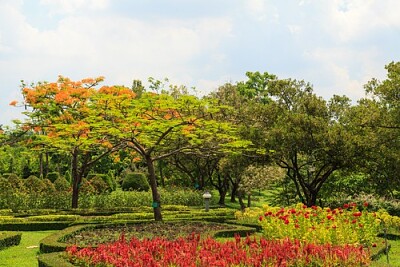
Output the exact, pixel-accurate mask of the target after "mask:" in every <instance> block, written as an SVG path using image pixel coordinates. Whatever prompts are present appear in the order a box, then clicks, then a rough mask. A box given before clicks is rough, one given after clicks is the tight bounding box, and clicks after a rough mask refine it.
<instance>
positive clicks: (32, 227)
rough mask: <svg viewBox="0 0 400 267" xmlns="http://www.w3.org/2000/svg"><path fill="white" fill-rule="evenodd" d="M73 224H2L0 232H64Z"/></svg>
mask: <svg viewBox="0 0 400 267" xmlns="http://www.w3.org/2000/svg"><path fill="white" fill-rule="evenodd" d="M70 223H71V222H21V223H15V222H13V223H2V224H0V231H46V230H62V229H64V228H67V227H68V226H70Z"/></svg>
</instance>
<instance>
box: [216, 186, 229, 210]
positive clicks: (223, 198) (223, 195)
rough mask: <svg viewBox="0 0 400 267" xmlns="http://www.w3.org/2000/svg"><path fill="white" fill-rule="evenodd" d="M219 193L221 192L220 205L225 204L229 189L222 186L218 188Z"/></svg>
mask: <svg viewBox="0 0 400 267" xmlns="http://www.w3.org/2000/svg"><path fill="white" fill-rule="evenodd" d="M218 193H219V200H218V205H220V206H225V197H226V193H227V191H226V190H224V189H222V188H218Z"/></svg>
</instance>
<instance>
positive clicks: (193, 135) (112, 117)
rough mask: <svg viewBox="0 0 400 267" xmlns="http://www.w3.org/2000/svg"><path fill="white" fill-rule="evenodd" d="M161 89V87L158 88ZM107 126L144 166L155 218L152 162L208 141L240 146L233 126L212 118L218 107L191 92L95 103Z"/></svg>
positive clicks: (158, 210) (156, 196) (158, 216)
mask: <svg viewBox="0 0 400 267" xmlns="http://www.w3.org/2000/svg"><path fill="white" fill-rule="evenodd" d="M150 87H151V88H152V89H153V90H154V91H160V90H159V89H160V88H161V82H158V81H154V80H152V85H151V86H150ZM161 91H162V90H161ZM97 109H98V110H100V111H101V112H104V113H105V112H108V114H109V115H108V116H106V117H104V118H105V119H106V120H107V123H108V124H109V126H108V127H107V132H108V133H109V134H110V135H114V136H115V138H116V139H117V140H120V141H121V140H122V141H123V142H124V143H125V144H126V145H127V147H129V148H131V149H133V150H134V151H135V152H136V154H137V157H139V158H142V159H143V161H144V162H145V164H146V166H147V171H148V174H149V184H150V188H151V192H152V198H153V203H152V206H153V210H154V218H155V220H157V221H160V220H162V215H161V199H160V195H159V193H158V188H157V179H156V171H155V165H154V163H155V162H156V161H159V160H161V159H164V158H167V157H170V156H172V155H174V154H176V153H180V152H184V151H189V150H190V151H194V150H196V149H199V148H200V147H202V145H203V144H204V143H205V142H206V140H207V142H208V141H209V140H213V139H214V140H218V142H214V144H215V146H216V147H214V148H215V149H217V147H218V149H223V148H227V147H228V145H227V144H229V145H230V146H241V145H243V142H240V141H237V140H235V138H234V137H235V128H234V127H233V125H231V124H229V123H225V122H218V121H215V120H213V117H212V116H213V114H215V113H216V112H218V108H215V105H214V104H213V103H212V102H211V101H205V100H200V99H198V98H196V97H194V96H191V95H184V94H178V93H177V91H176V90H175V91H174V94H169V93H165V92H161V93H154V92H147V91H146V92H142V93H141V96H140V97H137V98H134V99H132V100H131V101H120V102H115V101H108V102H104V103H103V105H98V106H97Z"/></svg>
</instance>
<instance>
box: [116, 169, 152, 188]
mask: <svg viewBox="0 0 400 267" xmlns="http://www.w3.org/2000/svg"><path fill="white" fill-rule="evenodd" d="M121 187H122V190H125V191H127V190H135V191H148V190H149V189H150V186H149V182H148V180H147V177H146V174H144V173H142V172H132V173H127V174H126V175H125V178H124V180H123V181H122V185H121Z"/></svg>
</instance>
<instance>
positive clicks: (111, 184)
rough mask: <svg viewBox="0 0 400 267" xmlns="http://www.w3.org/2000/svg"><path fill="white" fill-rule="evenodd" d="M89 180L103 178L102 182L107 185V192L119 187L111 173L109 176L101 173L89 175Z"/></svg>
mask: <svg viewBox="0 0 400 267" xmlns="http://www.w3.org/2000/svg"><path fill="white" fill-rule="evenodd" d="M87 178H88V180H93V179H94V178H96V179H98V178H101V180H102V181H103V182H104V183H105V184H106V185H107V186H106V187H105V188H106V190H107V191H113V190H115V189H116V187H117V184H116V182H115V180H114V177H113V176H112V173H111V174H110V173H109V174H100V173H96V174H89V175H88V177H87ZM104 191H105V190H104ZM104 191H103V192H104Z"/></svg>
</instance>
